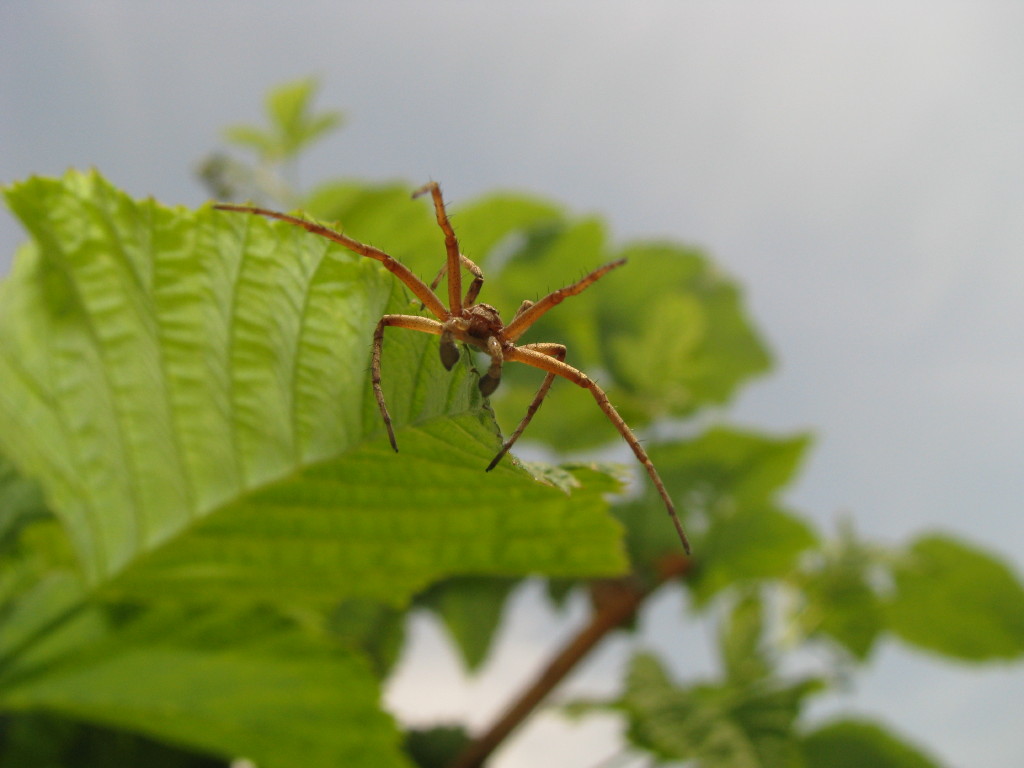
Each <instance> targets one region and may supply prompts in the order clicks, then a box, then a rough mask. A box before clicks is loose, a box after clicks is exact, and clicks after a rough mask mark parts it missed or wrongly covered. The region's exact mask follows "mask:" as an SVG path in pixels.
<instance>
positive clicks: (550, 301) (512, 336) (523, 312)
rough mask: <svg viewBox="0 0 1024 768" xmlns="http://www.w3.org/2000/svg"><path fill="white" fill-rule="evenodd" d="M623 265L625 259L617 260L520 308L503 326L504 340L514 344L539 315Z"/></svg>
mask: <svg viewBox="0 0 1024 768" xmlns="http://www.w3.org/2000/svg"><path fill="white" fill-rule="evenodd" d="M625 263H626V260H625V259H619V260H618V261H613V262H611V263H610V264H605V265H604V266H603V267H598V268H597V269H595V270H594V271H593V272H591V273H590V274H589V275H587V276H586V277H584V278H583V279H582V280H577V281H576V282H575V283H573V284H572V285H567V286H565V288H559V289H558V290H557V291H552V292H551V293H549V294H548V295H547V296H545V297H544V298H543V299H541V300H540V301H538V302H536V303H534V304H533V305H531V306H529V307H526V308H522V307H520V310H519V312H518V313H517V314H516V316H515V317H514V318H513V319H512V321H511V322H510V323H509V324H508V325H506V326H505V338H506V339H508V340H509V341H512V342H514V341H515V340H516V339H518V338H519V337H520V336H522V335H523V334H524V333H526V331H527V329H528V328H529V327H530V326H531V325H533V324H534V323H535V322H537V321H538V320H539V319H540V317H541V315H543V314H544V313H545V312H547V311H548V310H549V309H551V308H552V307H555V306H557V305H558V304H561V303H562V302H563V301H564V300H565V299H566V298H567V297H568V296H575V295H576V294H578V293H582V292H583V291H584V290H585V289H587V288H588V287H590V286H591V285H593V284H594V283H596V282H597V281H598V280H599V279H600V278H602V277H604V276H605V275H606V274H608V273H609V272H611V271H612V270H613V269H615V268H616V267H621V266H622V265H623V264H625Z"/></svg>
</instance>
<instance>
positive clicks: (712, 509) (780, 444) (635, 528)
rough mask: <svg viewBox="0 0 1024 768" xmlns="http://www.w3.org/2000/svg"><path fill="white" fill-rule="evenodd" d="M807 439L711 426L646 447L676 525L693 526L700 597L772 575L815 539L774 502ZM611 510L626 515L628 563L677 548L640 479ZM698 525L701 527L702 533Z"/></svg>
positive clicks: (657, 505)
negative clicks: (632, 493)
mask: <svg viewBox="0 0 1024 768" xmlns="http://www.w3.org/2000/svg"><path fill="white" fill-rule="evenodd" d="M808 443H809V440H808V438H807V437H806V436H804V435H798V436H795V437H784V438H778V437H772V436H767V435H761V434H757V433H754V432H749V431H745V430H739V429H735V428H729V427H713V428H711V429H709V430H708V431H707V432H705V433H704V434H702V435H698V436H697V437H694V438H691V439H688V440H678V441H675V442H670V443H661V444H658V445H651V446H649V447H648V453H649V454H650V457H651V460H652V461H653V462H654V464H655V466H657V467H658V471H659V472H660V474H661V477H662V479H663V480H664V481H665V485H666V487H667V488H668V491H669V493H670V494H671V496H672V498H673V499H675V500H676V506H677V508H678V509H679V513H680V515H681V517H683V524H684V525H689V526H690V527H691V528H694V531H693V534H694V538H695V539H696V541H695V542H694V543H695V551H696V552H697V553H698V557H699V559H700V568H699V569H698V572H697V573H696V580H695V581H694V583H695V584H697V585H698V591H699V592H700V594H701V596H702V598H707V597H710V595H711V594H712V593H714V592H715V591H717V590H718V589H721V588H723V587H725V586H728V585H729V584H731V583H732V581H733V580H736V579H739V580H746V579H757V578H774V577H778V576H780V575H782V574H783V573H784V572H786V571H787V570H788V569H789V568H790V567H791V566H792V564H793V562H794V559H795V558H796V556H797V555H798V554H799V553H800V552H801V551H802V550H804V549H806V548H807V547H809V546H811V545H812V544H813V543H814V541H815V536H814V534H813V532H812V530H811V529H810V527H809V526H808V525H807V524H806V523H804V522H803V521H800V520H799V519H797V518H796V517H794V516H792V515H790V514H788V513H786V512H783V511H781V510H780V509H779V507H778V504H777V503H776V502H775V497H776V496H777V495H778V493H779V492H780V491H781V490H782V489H783V488H784V487H785V485H786V484H787V483H788V482H789V481H790V480H791V479H792V477H793V475H794V474H795V472H796V469H797V467H798V466H799V464H800V460H801V459H802V457H803V454H804V452H805V450H806V448H807V445H808ZM615 511H616V514H617V515H618V516H619V518H620V519H622V520H623V521H624V522H627V521H628V529H629V532H628V536H629V539H628V543H629V549H630V552H631V553H632V555H633V560H634V562H650V561H652V560H653V559H654V558H656V557H657V556H659V555H660V554H663V553H664V552H666V551H676V549H677V547H678V544H679V542H678V539H676V537H675V533H674V531H672V528H671V526H670V525H668V524H667V522H666V520H665V508H664V505H663V504H662V502H661V500H660V498H659V497H658V496H657V494H656V492H655V490H654V489H653V487H650V486H649V485H648V484H646V483H645V484H644V486H643V497H642V498H641V499H638V500H634V501H630V502H626V503H624V504H621V505H619V506H617V507H616V510H615ZM701 523H705V524H706V525H707V529H706V532H704V533H703V534H701V533H700V532H699V527H700V524H701Z"/></svg>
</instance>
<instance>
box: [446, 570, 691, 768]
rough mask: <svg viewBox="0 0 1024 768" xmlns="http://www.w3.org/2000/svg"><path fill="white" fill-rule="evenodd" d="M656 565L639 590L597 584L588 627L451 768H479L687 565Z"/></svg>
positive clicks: (622, 583)
mask: <svg viewBox="0 0 1024 768" xmlns="http://www.w3.org/2000/svg"><path fill="white" fill-rule="evenodd" d="M659 565H660V568H659V572H658V578H657V580H656V581H655V583H654V584H653V585H652V586H650V587H646V588H644V587H641V586H639V585H638V584H636V583H635V582H634V580H633V579H629V578H626V579H616V580H613V581H603V582H596V583H595V585H594V586H593V588H592V595H593V597H594V603H595V605H596V610H595V612H594V615H593V616H592V617H591V619H590V622H589V623H588V624H587V626H585V627H584V628H583V629H581V630H580V631H579V632H578V633H577V634H576V636H575V637H573V638H572V639H571V640H569V642H568V643H566V644H565V645H564V646H563V647H562V649H561V650H560V651H559V652H558V653H557V654H555V656H554V658H552V659H551V661H550V662H548V665H547V666H546V667H545V668H544V669H543V670H542V671H541V673H540V674H539V675H538V676H537V678H536V679H535V680H534V681H533V683H531V684H530V686H529V687H527V688H526V689H525V690H524V691H523V692H522V693H521V694H520V695H519V697H518V698H516V699H515V701H513V702H512V704H511V705H510V706H509V707H508V709H506V710H505V712H504V714H502V715H501V717H499V718H498V720H497V721H496V722H495V723H494V724H493V725H492V726H491V727H490V728H489V729H488V730H487V731H486V733H484V734H482V735H481V736H479V737H478V738H476V739H474V740H473V741H472V742H470V743H469V744H468V745H467V746H466V748H465V749H464V750H463V751H462V753H461V754H460V755H459V756H458V757H457V758H456V760H455V762H454V763H452V766H451V768H481V766H483V764H484V762H485V761H486V760H487V759H488V758H489V757H490V756H491V754H492V753H493V752H494V750H495V749H497V748H498V746H499V745H500V744H501V743H502V742H503V741H504V740H505V739H506V738H507V737H508V735H509V734H510V733H512V731H514V730H515V729H516V728H517V727H518V726H519V724H520V723H522V722H523V721H524V720H525V719H526V717H527V716H528V715H529V714H530V713H531V712H532V711H533V710H534V709H535V708H536V707H537V705H538V704H540V703H541V702H542V701H543V700H544V699H545V698H546V697H547V695H548V694H549V693H551V691H552V690H553V689H554V687H555V686H556V685H558V684H559V683H560V682H562V680H563V679H564V678H565V676H566V675H568V674H569V672H571V671H572V670H573V669H574V668H575V667H576V665H577V664H579V663H580V661H582V660H583V659H584V658H585V657H586V655H587V654H588V653H589V652H590V651H591V649H593V647H594V646H595V645H597V644H598V643H599V642H600V641H601V640H602V639H603V638H604V636H605V635H607V634H608V633H609V632H611V631H612V630H614V629H615V628H616V627H619V626H621V625H622V624H625V623H626V622H627V621H629V620H630V619H631V618H632V617H633V615H634V614H635V613H636V612H637V609H639V608H640V606H641V605H642V604H643V602H644V600H646V599H647V598H648V597H649V596H650V595H651V594H652V593H653V592H654V591H655V590H656V589H658V587H660V586H661V585H662V584H664V583H665V582H666V581H668V580H669V579H672V578H676V577H679V576H683V575H685V574H686V573H687V572H688V571H689V570H690V567H691V565H692V561H691V560H690V558H688V557H684V556H683V555H671V556H668V557H666V558H665V559H664V560H663V561H662V562H661V563H660V564H659Z"/></svg>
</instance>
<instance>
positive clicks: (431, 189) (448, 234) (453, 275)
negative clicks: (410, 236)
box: [412, 181, 483, 317]
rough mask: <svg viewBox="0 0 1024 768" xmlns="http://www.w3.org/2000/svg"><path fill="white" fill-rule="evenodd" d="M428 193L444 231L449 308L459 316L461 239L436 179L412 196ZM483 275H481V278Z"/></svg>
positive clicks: (460, 311)
mask: <svg viewBox="0 0 1024 768" xmlns="http://www.w3.org/2000/svg"><path fill="white" fill-rule="evenodd" d="M427 193H429V194H430V197H431V198H432V199H433V201H434V216H435V217H436V218H437V226H439V227H440V228H441V231H442V232H444V249H445V252H446V253H447V256H448V259H447V261H446V262H445V269H446V270H447V271H448V309H449V312H450V314H452V315H455V316H456V317H458V316H461V315H462V273H461V272H460V271H459V263H460V261H461V259H460V258H459V257H460V255H461V254H460V253H459V241H458V239H457V238H456V237H455V230H454V229H452V224H451V222H450V221H448V214H447V213H446V212H445V210H444V198H443V197H441V187H440V186H438V183H437V182H436V181H432V182H430V183H429V184H424V185H423V186H422V187H420V188H419V189H417V190H416V191H415V192H413V193H412V196H413V197H419V196H420V195H425V194H427ZM467 261H468V259H467ZM470 263H472V262H470ZM474 266H475V265H474ZM477 271H479V270H477ZM482 277H483V276H482V275H481V279H482ZM477 290H479V289H477Z"/></svg>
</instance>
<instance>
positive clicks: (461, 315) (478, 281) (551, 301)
mask: <svg viewBox="0 0 1024 768" xmlns="http://www.w3.org/2000/svg"><path fill="white" fill-rule="evenodd" d="M427 193H430V195H431V197H432V199H433V202H434V212H435V215H436V217H437V224H438V226H439V227H440V228H441V231H442V232H444V245H445V251H446V253H447V259H446V261H445V264H444V266H443V267H442V268H441V271H440V272H438V274H437V277H436V278H434V281H433V282H432V283H431V284H430V285H429V286H428V285H427V284H426V283H424V282H423V281H422V280H420V279H419V278H418V277H416V275H414V274H413V273H412V272H411V271H409V268H408V267H406V266H405V265H404V264H402V263H401V262H399V261H397V260H395V259H394V258H393V257H391V256H389V255H388V254H386V253H384V252H383V251H381V250H379V249H377V248H374V247H373V246H372V245H365V244H363V243H360V242H358V241H357V240H353V239H352V238H350V237H348V236H347V235H343V234H342V233H341V232H336V231H334V230H333V229H328V228H327V227H324V226H321V225H320V224H314V223H313V222H311V221H306V220H305V219H300V218H298V217H296V216H289V215H288V214H285V213H278V212H277V211H271V210H267V209H265V208H256V207H253V206H249V205H227V204H220V205H215V206H213V207H214V208H217V209H219V210H222V211H236V212H240V213H255V214H258V215H260V216H267V217H269V218H272V219H280V220H281V221H287V222H288V223H290V224H294V225H296V226H299V227H302V228H303V229H306V230H308V231H310V232H312V233H313V234H316V235H320V236H322V237H326V238H327V239H328V240H333V241H334V242H336V243H338V244H340V245H343V246H344V247H345V248H348V249H349V250H350V251H353V252H354V253H358V254H359V255H361V256H366V257H368V258H371V259H376V260H377V261H379V262H380V263H381V264H383V265H384V267H385V269H387V270H388V271H389V272H391V273H392V274H393V275H395V277H397V278H398V279H399V280H401V281H402V282H403V283H405V285H406V286H408V288H409V290H411V291H412V292H413V293H414V294H416V297H417V298H418V299H419V300H420V301H421V302H422V305H423V306H424V307H426V308H427V309H429V310H430V311H431V312H432V313H433V314H434V315H435V316H436V317H437V320H433V319H431V318H429V317H420V316H418V315H384V316H383V317H382V318H381V319H380V322H378V323H377V328H376V330H375V331H374V332H373V356H372V358H371V377H372V381H373V392H374V395H375V396H376V398H377V405H378V406H379V407H380V413H381V416H382V417H383V418H384V426H385V427H386V428H387V431H388V439H389V440H390V441H391V447H392V448H394V449H395V450H396V451H397V450H398V443H397V442H396V441H395V432H394V429H393V428H392V426H391V415H390V414H389V413H388V408H387V405H386V404H385V402H384V391H383V389H381V385H380V354H381V347H382V346H383V342H384V329H385V328H386V327H387V326H394V327H396V328H409V329H411V330H414V331H422V332H423V333H432V334H435V335H437V336H440V337H441V362H442V363H443V364H444V367H445V368H447V369H448V370H451V369H452V366H454V365H455V363H456V361H457V360H458V359H459V348H458V345H457V344H456V342H457V341H461V342H462V343H463V344H469V345H471V346H473V347H476V348H478V349H480V350H483V351H484V352H485V353H486V354H487V355H488V356H490V358H491V364H490V367H489V368H488V369H487V372H486V373H485V374H484V375H483V376H481V377H480V384H479V386H480V392H482V393H483V394H484V395H485V396H487V395H490V394H491V393H492V392H494V390H495V389H497V388H498V384H499V383H500V381H501V366H502V364H503V363H504V362H505V361H506V360H511V361H515V362H519V363H526V364H527V365H532V366H533V367H534V368H539V369H541V370H542V371H545V372H546V373H547V375H546V376H545V377H544V381H543V383H542V384H541V385H540V389H538V390H537V394H536V395H535V396H534V398H533V402H531V403H530V406H529V408H527V409H526V415H525V416H524V417H523V420H522V421H521V422H520V423H519V426H518V427H516V430H515V432H513V433H512V436H511V437H509V438H508V439H507V440H506V441H505V442H504V444H503V445H502V446H501V450H499V451H498V455H497V456H495V457H494V459H493V460H492V461H491V463H490V464H489V465H488V466H487V470H486V471H488V472H489V471H490V470H492V469H494V467H495V466H497V464H498V462H499V461H501V458H502V457H503V456H504V455H505V454H506V453H507V452H508V450H509V449H510V448H511V447H512V445H513V444H514V443H515V442H516V440H518V439H519V436H520V435H521V434H523V430H524V429H526V426H527V424H529V423H530V420H531V419H532V418H533V416H534V414H535V413H536V412H537V409H538V408H540V405H541V402H543V400H544V397H545V396H546V395H547V393H548V390H549V389H550V388H551V383H552V382H553V381H554V379H555V376H561V377H562V378H563V379H568V380H569V381H571V382H572V383H573V384H576V385H578V386H580V387H583V388H584V389H588V390H590V394H592V395H593V396H594V399H595V400H596V401H597V405H598V407H599V408H600V409H601V410H602V411H604V414H605V415H606V416H607V417H608V418H609V419H610V420H611V422H612V424H614V425H615V428H616V429H617V430H619V434H621V435H622V437H623V438H624V439H625V441H626V442H627V443H629V447H630V448H632V449H633V453H634V454H635V455H636V457H637V459H638V460H639V461H640V463H641V464H643V466H644V469H646V470H647V474H648V475H649V476H650V478H651V481H652V482H653V483H654V487H655V488H657V489H658V493H659V494H660V495H661V498H662V500H663V501H664V502H665V507H666V508H667V509H668V514H669V516H670V517H671V518H672V522H673V524H674V525H675V527H676V531H677V532H678V534H679V540H680V541H681V542H682V543H683V548H684V549H685V550H686V552H687V553H689V552H690V542H689V540H688V539H687V538H686V533H685V532H684V531H683V526H682V524H681V523H680V522H679V516H678V515H677V514H676V510H675V506H674V505H673V504H672V499H671V498H669V495H668V491H666V490H665V485H664V483H662V481H661V477H659V476H658V470H657V469H655V468H654V464H653V463H652V462H651V460H650V458H649V457H648V456H647V452H646V451H645V450H644V448H643V446H642V445H640V441H639V440H637V438H636V435H634V434H633V432H632V430H630V428H629V427H628V426H627V425H626V422H625V421H623V419H622V417H621V416H620V415H619V413H618V411H616V410H615V408H614V407H613V406H612V404H611V403H610V402H609V401H608V396H607V395H605V393H604V391H603V390H602V389H601V388H600V387H599V386H598V385H597V384H596V383H595V382H594V381H593V380H592V379H590V378H589V377H588V376H587V375H586V374H585V373H583V372H582V371H579V370H577V369H576V368H573V367H572V366H571V365H569V364H567V363H566V362H565V353H566V349H565V347H564V346H563V345H561V344H552V343H544V342H542V343H535V344H523V345H521V346H517V345H516V341H517V340H518V339H519V337H520V336H522V335H523V334H524V333H525V332H526V331H527V330H528V329H529V328H530V326H531V325H533V324H534V323H535V322H537V320H538V319H540V317H541V315H543V314H544V313H545V312H547V311H548V310H549V309H551V308H552V307H554V306H555V305H556V304H560V303H561V302H562V300H563V299H565V298H566V297H567V296H575V295H576V294H578V293H581V292H582V291H583V290H584V289H585V288H587V287H588V286H590V285H591V284H593V283H594V282H596V281H597V280H598V279H600V278H601V277H603V276H604V275H605V274H607V273H608V272H610V271H612V270H613V269H615V268H616V267H621V266H622V265H623V264H625V263H626V260H625V259H619V260H618V261H613V262H611V263H610V264H605V265H604V266H603V267H599V268H598V269H595V270H594V271H593V272H591V273H590V274H589V275H587V276H586V277H584V278H583V279H582V280H579V281H577V282H575V283H573V284H572V285H568V286H566V287H565V288H559V289H558V290H557V291H553V292H552V293H550V294H548V295H547V296H545V297H544V298H543V299H541V300H540V301H537V302H533V301H529V300H527V301H524V302H523V303H522V305H521V306H520V307H519V309H518V311H517V312H516V314H515V317H513V318H512V321H511V322H510V323H509V324H508V325H504V324H503V323H502V322H501V317H499V315H498V310H496V309H495V308H494V307H492V306H490V305H489V304H475V303H474V302H475V301H476V297H477V294H479V293H480V288H481V287H482V286H483V283H484V275H483V272H481V270H480V268H479V267H478V266H477V265H476V264H474V263H473V262H472V261H470V260H469V259H468V258H467V257H466V256H464V255H463V254H462V253H460V252H459V242H458V240H457V239H456V237H455V230H453V229H452V225H451V223H450V222H449V221H448V214H447V213H446V212H445V208H444V199H443V198H442V197H441V188H440V187H439V186H438V185H437V183H436V182H431V183H429V184H427V185H425V186H423V187H422V188H420V189H418V190H416V191H415V192H414V193H413V197H419V196H420V195H424V194H427ZM460 267H465V268H466V270H468V271H469V273H470V274H471V275H473V282H472V283H470V286H469V289H468V290H467V291H466V295H465V297H463V296H462V273H461V269H460ZM446 273H447V275H448V307H447V308H446V307H445V306H444V304H442V303H441V300H440V299H439V298H438V297H437V295H436V294H435V293H434V289H436V288H437V286H438V284H440V282H441V278H442V277H444V275H445V274H446Z"/></svg>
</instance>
